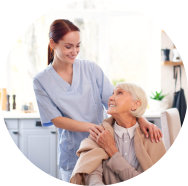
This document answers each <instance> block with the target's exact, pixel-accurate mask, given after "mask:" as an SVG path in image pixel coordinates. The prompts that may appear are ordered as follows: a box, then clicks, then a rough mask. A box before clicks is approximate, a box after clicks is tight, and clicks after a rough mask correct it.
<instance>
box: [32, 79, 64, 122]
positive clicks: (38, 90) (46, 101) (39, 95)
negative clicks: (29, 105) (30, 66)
mask: <svg viewBox="0 0 188 186" xmlns="http://www.w3.org/2000/svg"><path fill="white" fill-rule="evenodd" d="M33 88H34V92H35V95H36V100H37V105H38V108H39V113H40V119H41V122H42V124H43V126H50V125H53V123H52V122H51V120H52V119H54V118H56V117H59V116H62V114H61V112H60V111H59V110H58V108H57V107H56V105H55V104H54V103H53V101H52V100H51V99H50V97H49V96H48V95H47V93H46V91H45V90H44V89H43V88H42V86H41V85H40V83H39V81H38V80H37V79H34V80H33Z"/></svg>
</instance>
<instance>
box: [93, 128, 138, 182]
mask: <svg viewBox="0 0 188 186" xmlns="http://www.w3.org/2000/svg"><path fill="white" fill-rule="evenodd" d="M91 138H92V139H93V140H94V141H95V142H96V143H97V144H98V145H99V146H100V147H102V148H103V149H104V150H105V151H106V153H107V154H108V155H109V157H110V159H109V161H108V162H107V163H106V165H107V166H108V167H109V168H110V169H111V170H112V171H113V172H114V173H115V174H116V175H118V176H119V178H120V179H121V180H122V181H124V180H127V179H130V178H132V177H134V176H137V175H138V174H140V172H138V171H137V170H136V169H135V168H134V167H132V166H131V165H130V164H129V163H128V162H127V161H126V160H125V159H124V158H123V157H122V155H121V154H120V152H119V151H118V149H117V147H116V143H115V140H114V138H113V136H112V134H111V133H110V131H108V130H104V131H103V132H102V133H99V134H98V135H95V134H94V133H92V132H91Z"/></svg>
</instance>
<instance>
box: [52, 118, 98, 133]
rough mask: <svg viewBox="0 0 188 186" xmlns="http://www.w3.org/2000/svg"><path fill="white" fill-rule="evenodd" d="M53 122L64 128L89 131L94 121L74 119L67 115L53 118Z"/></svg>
mask: <svg viewBox="0 0 188 186" xmlns="http://www.w3.org/2000/svg"><path fill="white" fill-rule="evenodd" d="M52 122H53V124H54V125H55V126H56V127H58V128H62V129H66V130H70V131H75V132H89V129H90V127H91V126H92V125H94V124H92V123H89V122H82V121H77V120H73V119H70V118H67V117H57V118H54V119H52Z"/></svg>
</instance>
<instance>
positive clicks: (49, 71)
mask: <svg viewBox="0 0 188 186" xmlns="http://www.w3.org/2000/svg"><path fill="white" fill-rule="evenodd" d="M33 86H34V91H35V95H36V99H37V104H38V108H39V112H40V119H41V122H42V124H43V126H49V125H52V124H53V123H52V122H51V120H52V119H54V118H56V117H59V116H64V117H68V118H71V119H74V120H78V121H87V122H91V123H95V124H100V123H101V122H102V121H103V116H104V107H106V109H107V105H108V99H109V97H110V96H111V95H112V93H113V86H112V84H111V83H110V82H109V80H108V79H107V78H106V76H105V75H104V73H103V71H102V70H101V68H100V67H99V66H98V65H97V64H95V63H93V62H89V61H86V60H78V59H76V60H75V62H74V64H73V79H72V84H71V85H70V84H69V83H67V82H66V81H64V80H63V78H61V77H60V76H59V75H58V73H57V72H56V71H55V70H54V68H53V66H52V65H51V64H50V65H48V67H47V68H46V69H45V70H43V71H42V72H40V73H39V74H37V75H36V76H35V78H34V81H33ZM58 132H59V157H58V159H59V166H60V168H62V169H63V170H73V168H74V166H75V164H76V161H77V159H78V157H77V155H76V151H77V149H78V148H79V145H80V142H81V141H82V140H83V139H84V138H86V137H88V135H89V133H87V132H71V131H69V130H65V129H61V128H59V129H58Z"/></svg>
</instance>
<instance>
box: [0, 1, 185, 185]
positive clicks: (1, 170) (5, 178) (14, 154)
mask: <svg viewBox="0 0 188 186" xmlns="http://www.w3.org/2000/svg"><path fill="white" fill-rule="evenodd" d="M78 1H79V0H78ZM114 1H116V3H118V2H119V1H118V0H114ZM62 5H63V0H60V1H58V0H51V1H49V0H44V1H43V0H41V1H40V0H32V1H28V0H16V1H14V0H6V1H4V2H1V11H0V20H1V22H0V25H1V26H0V36H1V48H0V51H1V58H0V60H1V62H0V65H1V66H3V65H4V64H3V62H4V61H6V57H7V54H8V51H9V49H10V47H11V45H12V44H13V43H14V42H15V40H16V38H17V37H18V35H21V34H22V33H24V31H25V30H26V28H27V27H28V26H29V25H30V23H31V22H32V21H34V20H35V19H37V18H38V17H40V16H41V15H43V14H45V13H46V12H47V11H49V10H50V9H55V8H56V7H58V8H59V9H60V7H61V6H62ZM124 6H125V8H127V7H129V8H130V9H131V8H132V9H135V11H137V10H139V11H142V12H144V13H145V14H146V15H148V16H149V17H151V18H152V20H153V21H155V22H156V24H159V26H160V27H161V28H162V29H164V30H165V31H166V32H167V34H168V35H169V36H170V38H171V39H172V41H173V42H174V43H175V44H176V46H177V48H178V51H179V52H180V54H181V57H182V59H183V62H184V65H185V68H186V71H187V68H188V66H187V64H188V52H187V44H188V28H187V26H186V25H187V17H188V11H187V8H186V7H187V4H186V0H174V1H172V0H157V1H156V0H131V1H130V0H129V1H126V0H124ZM122 9H123V8H122V7H121V10H122ZM2 122H3V121H2V118H1V121H0V147H1V154H0V175H1V178H0V185H20V186H25V185H27V186H33V185H45V186H48V185H49V186H51V185H53V186H58V185H62V184H63V185H65V183H63V182H62V181H60V180H58V179H55V178H53V177H51V176H48V175H47V174H46V173H44V172H42V171H41V170H40V169H38V168H37V167H35V166H33V164H32V163H31V162H30V161H28V160H27V159H26V158H25V157H24V155H23V154H22V153H21V152H20V151H19V150H18V149H17V147H16V146H15V145H14V143H13V141H12V140H11V139H10V136H9V134H8V132H7V130H6V128H5V126H4V125H3V123H2ZM187 123H188V119H187V116H186V118H185V121H184V126H183V128H182V130H181V131H180V134H179V136H178V138H177V140H176V141H175V143H174V144H173V146H172V147H171V148H170V150H169V151H168V152H167V154H166V155H165V156H164V157H163V158H162V159H161V160H160V161H159V162H158V163H157V164H155V165H154V166H153V167H152V168H151V169H149V170H148V171H146V172H144V173H143V174H141V175H139V176H137V177H136V178H134V179H130V180H128V181H126V182H124V183H120V184H117V185H124V184H126V185H127V186H128V185H133V184H134V186H136V185H139V186H140V185H145V186H147V185H148V186H150V185H152V186H155V185H156V186H158V185H165V184H168V185H170V184H173V185H177V184H178V185H186V183H188V180H187V170H186V169H187V165H188V160H187V159H188V150H187V149H188V148H187V147H188V139H187V138H188V137H187V136H188V135H187V134H186V133H187V131H188V130H187V128H188V127H187ZM7 147H8V148H7ZM66 185H69V184H68V183H66Z"/></svg>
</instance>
